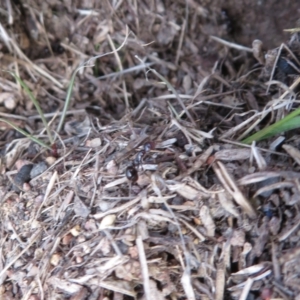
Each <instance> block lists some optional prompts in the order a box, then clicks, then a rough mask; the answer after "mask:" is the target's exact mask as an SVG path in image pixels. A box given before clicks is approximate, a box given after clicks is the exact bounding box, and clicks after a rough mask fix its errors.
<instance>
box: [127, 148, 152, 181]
mask: <svg viewBox="0 0 300 300" xmlns="http://www.w3.org/2000/svg"><path fill="white" fill-rule="evenodd" d="M153 149H154V142H147V143H146V144H144V146H143V150H141V151H139V152H138V153H137V154H136V156H135V158H134V160H133V161H132V165H130V166H128V167H127V168H126V171H125V175H126V177H127V179H128V180H130V181H131V182H133V183H134V182H137V180H138V178H139V176H138V167H139V166H140V165H141V163H142V162H143V159H144V157H145V155H146V154H147V153H149V152H150V151H151V150H153Z"/></svg>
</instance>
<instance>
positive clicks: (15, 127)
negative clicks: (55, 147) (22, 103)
mask: <svg viewBox="0 0 300 300" xmlns="http://www.w3.org/2000/svg"><path fill="white" fill-rule="evenodd" d="M0 121H1V122H4V123H6V124H8V125H9V126H10V127H12V128H14V129H15V130H17V131H18V132H19V133H21V134H23V135H24V136H26V137H27V138H29V139H30V140H32V141H33V142H35V143H37V144H39V145H40V146H42V147H45V148H47V149H49V150H51V147H50V146H48V145H47V144H45V143H44V142H43V141H42V140H40V139H38V138H36V137H34V136H33V135H31V134H29V133H27V132H26V131H24V130H23V129H21V128H20V127H18V126H17V125H16V124H14V123H13V122H10V121H8V120H6V119H2V118H0Z"/></svg>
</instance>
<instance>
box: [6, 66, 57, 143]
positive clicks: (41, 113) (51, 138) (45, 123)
mask: <svg viewBox="0 0 300 300" xmlns="http://www.w3.org/2000/svg"><path fill="white" fill-rule="evenodd" d="M7 72H8V73H9V74H11V75H12V76H13V77H14V78H15V79H16V81H18V83H19V84H20V85H21V86H22V88H23V89H24V90H25V92H26V93H27V95H28V96H29V98H30V100H31V101H32V102H33V104H34V106H35V108H36V110H37V111H38V113H39V115H40V117H41V119H42V122H43V124H44V127H45V129H46V131H47V135H48V138H49V141H50V144H51V145H52V144H53V142H54V140H53V137H52V134H51V131H50V128H49V126H48V123H47V121H46V118H45V116H44V113H43V111H42V109H41V107H40V105H39V103H38V101H37V100H36V98H35V97H34V96H33V94H32V92H31V91H30V88H29V87H28V86H27V84H26V83H25V82H24V81H23V80H22V79H21V78H20V77H18V76H17V75H16V74H15V73H13V72H10V71H7Z"/></svg>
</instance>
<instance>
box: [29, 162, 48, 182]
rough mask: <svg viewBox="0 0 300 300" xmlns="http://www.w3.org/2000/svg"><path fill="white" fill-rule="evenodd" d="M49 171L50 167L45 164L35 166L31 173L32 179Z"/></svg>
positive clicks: (40, 163)
mask: <svg viewBox="0 0 300 300" xmlns="http://www.w3.org/2000/svg"><path fill="white" fill-rule="evenodd" d="M47 169H48V166H47V164H46V163H45V162H43V161H41V162H39V163H38V164H36V165H34V166H33V168H32V170H31V171H30V178H31V179H32V178H35V177H37V176H39V175H40V174H42V173H43V172H45V171H46V170H47Z"/></svg>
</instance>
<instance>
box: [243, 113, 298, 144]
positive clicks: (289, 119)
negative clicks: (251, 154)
mask: <svg viewBox="0 0 300 300" xmlns="http://www.w3.org/2000/svg"><path fill="white" fill-rule="evenodd" d="M299 114H300V108H298V109H296V110H294V111H293V112H291V113H290V114H288V115H287V116H286V117H285V118H283V119H282V120H280V121H278V122H276V123H274V124H272V125H270V126H268V127H266V128H264V129H262V130H260V131H258V132H257V133H255V134H253V135H251V136H250V137H248V138H246V139H244V140H243V141H242V143H245V144H251V143H252V142H253V141H260V140H263V139H266V138H269V137H272V136H274V135H276V134H279V133H281V132H284V131H288V130H292V129H295V128H298V127H300V117H298V115H299Z"/></svg>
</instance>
